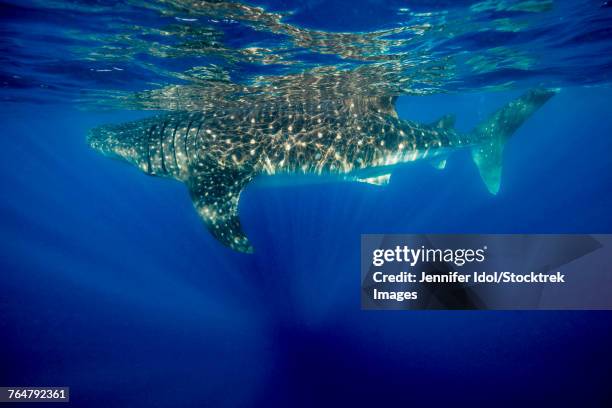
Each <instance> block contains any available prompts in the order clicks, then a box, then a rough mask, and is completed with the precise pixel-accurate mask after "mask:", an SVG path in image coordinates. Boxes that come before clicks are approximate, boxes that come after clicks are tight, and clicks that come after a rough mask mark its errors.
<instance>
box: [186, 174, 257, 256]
mask: <svg viewBox="0 0 612 408" xmlns="http://www.w3.org/2000/svg"><path fill="white" fill-rule="evenodd" d="M252 178H253V177H252V175H251V174H250V173H244V172H240V171H237V170H234V169H231V168H221V167H219V166H218V165H214V164H212V163H211V164H209V165H204V166H203V167H201V168H200V169H198V170H196V171H194V173H193V175H192V176H191V177H190V178H189V180H187V182H186V184H187V187H188V188H189V192H190V193H191V199H192V200H193V205H194V207H195V208H196V210H197V212H198V214H199V215H200V217H201V218H202V220H203V221H204V223H205V224H206V226H207V227H208V229H209V230H210V232H211V233H212V235H213V236H214V237H215V238H217V239H218V240H219V241H221V242H222V243H223V244H225V245H227V246H229V247H230V248H232V249H235V250H236V251H240V252H246V253H252V252H253V247H252V246H251V244H250V242H249V239H248V238H247V236H246V235H245V233H244V232H243V231H242V227H241V225H240V219H239V217H238V200H239V199H240V193H241V192H242V190H243V188H244V187H245V186H246V185H247V183H248V182H249V181H250V180H251V179H252Z"/></svg>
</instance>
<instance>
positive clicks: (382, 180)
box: [357, 173, 391, 186]
mask: <svg viewBox="0 0 612 408" xmlns="http://www.w3.org/2000/svg"><path fill="white" fill-rule="evenodd" d="M390 179H391V174H390V173H389V174H383V175H381V176H374V177H367V178H359V179H357V181H358V182H360V183H367V184H373V185H375V186H386V185H387V184H389V180H390Z"/></svg>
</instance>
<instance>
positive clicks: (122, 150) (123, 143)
mask: <svg viewBox="0 0 612 408" xmlns="http://www.w3.org/2000/svg"><path fill="white" fill-rule="evenodd" d="M118 134H121V137H118ZM132 142H133V141H132V140H131V139H129V138H126V137H125V135H124V134H123V132H121V130H120V129H119V128H118V127H117V126H113V125H108V126H99V127H96V128H93V129H91V130H90V131H89V132H88V133H87V143H88V144H89V146H90V147H91V148H92V149H94V150H96V151H97V152H99V153H102V154H103V155H104V156H106V157H109V158H112V159H117V160H119V161H122V162H127V163H131V164H134V165H136V166H138V167H139V168H140V169H141V170H142V171H144V172H145V173H146V172H148V170H149V169H148V165H147V162H146V161H142V160H139V155H138V152H137V146H136V145H134V144H133V143H132Z"/></svg>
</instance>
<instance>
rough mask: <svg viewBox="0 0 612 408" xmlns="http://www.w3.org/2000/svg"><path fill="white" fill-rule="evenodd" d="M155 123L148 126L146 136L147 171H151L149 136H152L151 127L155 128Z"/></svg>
mask: <svg viewBox="0 0 612 408" xmlns="http://www.w3.org/2000/svg"><path fill="white" fill-rule="evenodd" d="M156 126H157V125H153V126H151V127H149V131H148V134H147V137H146V140H147V173H151V138H152V136H153V129H155V127H156Z"/></svg>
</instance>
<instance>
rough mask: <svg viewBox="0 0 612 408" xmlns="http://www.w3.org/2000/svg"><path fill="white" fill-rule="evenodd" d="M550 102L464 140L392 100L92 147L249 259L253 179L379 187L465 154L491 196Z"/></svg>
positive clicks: (108, 130) (152, 129)
mask: <svg viewBox="0 0 612 408" xmlns="http://www.w3.org/2000/svg"><path fill="white" fill-rule="evenodd" d="M552 95H553V92H552V91H547V90H533V91H530V92H528V93H527V94H525V95H524V96H523V97H521V98H519V99H518V100H516V101H514V102H511V103H510V104H509V105H508V106H507V107H505V108H503V109H502V110H500V111H499V112H497V113H496V114H495V115H494V116H493V117H492V118H491V119H490V120H489V121H488V122H485V123H484V124H483V125H481V126H480V127H478V128H477V129H476V130H475V131H474V132H471V133H469V134H461V135H460V134H458V133H457V132H456V131H455V130H454V129H453V119H452V118H451V117H449V116H446V117H443V118H442V119H440V120H439V121H437V122H436V123H434V124H430V125H419V124H416V123H414V122H410V121H407V120H402V119H399V118H398V117H397V114H396V113H395V109H394V106H393V103H394V99H393V98H360V99H355V100H338V101H314V102H313V101H312V100H311V101H309V102H308V103H306V102H292V101H290V100H287V101H285V103H284V104H283V105H278V104H270V105H266V104H262V105H261V106H258V105H255V106H240V105H237V106H236V107H234V108H231V109H230V108H228V107H227V106H225V107H223V108H220V109H219V110H213V111H206V112H190V113H189V112H186V113H170V114H165V115H159V116H155V117H153V118H150V119H145V120H141V121H137V122H131V123H126V124H121V125H111V126H105V127H100V128H96V129H94V130H92V131H91V132H90V135H89V142H90V144H91V146H92V147H94V148H95V149H97V150H99V151H101V152H102V153H105V154H107V155H113V156H119V157H121V158H123V159H125V160H127V161H129V162H132V163H133V164H135V165H136V166H138V167H139V168H140V169H141V170H142V171H144V172H145V173H147V174H150V175H157V176H165V177H172V178H175V179H178V180H181V181H183V182H184V183H185V184H186V185H187V186H188V188H189V191H190V193H191V196H192V199H193V202H194V205H195V208H196V209H197V211H198V213H199V215H200V216H201V217H202V219H203V220H204V221H205V223H206V224H207V226H208V228H209V230H210V231H211V232H212V234H213V235H214V236H215V237H216V238H217V239H218V240H219V241H221V242H222V243H224V244H226V245H228V246H229V247H231V248H234V249H236V250H238V251H242V252H252V247H251V245H250V243H249V241H248V239H247V237H246V235H245V234H244V232H243V231H242V228H241V226H240V220H239V218H238V200H239V198H240V193H241V191H242V190H243V188H244V187H245V185H246V184H247V183H248V182H249V181H251V180H252V179H253V178H254V177H256V176H258V175H261V174H266V175H274V174H279V173H285V174H294V173H303V174H314V175H335V176H338V177H341V178H342V179H345V180H354V181H366V182H372V183H377V184H379V183H384V182H385V181H387V180H388V173H389V171H390V168H391V167H392V166H394V165H396V164H398V163H403V162H408V161H414V160H417V159H423V158H434V159H435V160H436V161H437V165H438V167H443V166H444V163H445V157H446V155H447V154H448V152H449V151H450V150H451V149H456V148H461V147H471V148H472V149H473V156H474V160H475V162H476V163H477V165H478V166H479V169H480V170H481V174H482V176H483V179H484V180H485V183H486V184H487V187H488V188H489V190H490V191H491V192H493V193H496V192H497V190H498V189H499V179H500V170H501V152H502V148H503V143H504V142H505V140H506V139H507V138H508V137H509V136H510V135H511V134H512V133H513V132H514V130H516V128H518V126H520V124H521V123H523V121H524V120H525V119H526V118H527V117H528V116H530V115H531V114H532V113H533V112H534V111H535V110H536V109H537V108H539V107H540V106H541V105H542V104H543V103H544V102H545V101H546V100H548V99H549V98H550V97H551V96H552Z"/></svg>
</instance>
